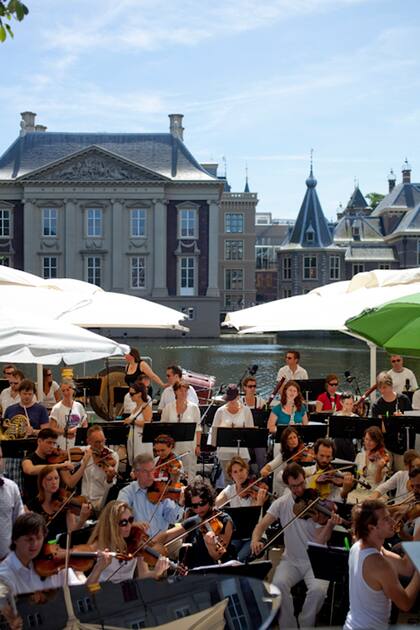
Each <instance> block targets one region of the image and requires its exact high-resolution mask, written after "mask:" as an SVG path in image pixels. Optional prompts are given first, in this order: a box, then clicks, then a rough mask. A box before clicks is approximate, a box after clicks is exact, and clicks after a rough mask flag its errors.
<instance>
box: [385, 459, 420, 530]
mask: <svg viewBox="0 0 420 630" xmlns="http://www.w3.org/2000/svg"><path fill="white" fill-rule="evenodd" d="M408 487H409V488H410V494H409V495H407V496H406V499H405V500H403V501H400V502H399V503H398V504H397V505H395V506H392V507H390V508H389V510H390V512H391V513H392V516H393V518H394V519H395V520H396V522H397V525H396V527H395V531H396V532H398V534H399V536H400V538H401V539H402V540H414V541H416V542H419V541H420V463H419V465H418V466H417V467H416V468H412V470H411V471H410V473H409V486H408Z"/></svg>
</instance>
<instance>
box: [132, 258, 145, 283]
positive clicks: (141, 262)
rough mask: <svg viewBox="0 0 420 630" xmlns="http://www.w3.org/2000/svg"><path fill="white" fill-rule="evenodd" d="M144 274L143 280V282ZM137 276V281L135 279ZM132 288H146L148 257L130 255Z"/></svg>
mask: <svg viewBox="0 0 420 630" xmlns="http://www.w3.org/2000/svg"><path fill="white" fill-rule="evenodd" d="M141 276H143V282H141V281H140V280H141ZM135 278H136V282H135V281H134V280H135ZM130 288H131V289H145V288H146V257H145V256H130Z"/></svg>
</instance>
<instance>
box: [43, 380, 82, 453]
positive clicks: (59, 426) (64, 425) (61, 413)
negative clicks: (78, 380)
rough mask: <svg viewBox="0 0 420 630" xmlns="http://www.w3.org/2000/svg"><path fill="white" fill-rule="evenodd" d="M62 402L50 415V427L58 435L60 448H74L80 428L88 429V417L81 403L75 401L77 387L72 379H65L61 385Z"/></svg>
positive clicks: (54, 407)
mask: <svg viewBox="0 0 420 630" xmlns="http://www.w3.org/2000/svg"><path fill="white" fill-rule="evenodd" d="M60 391H61V395H62V397H63V398H62V400H60V401H59V402H57V403H56V404H55V405H54V406H53V408H52V409H51V413H50V427H51V429H53V430H54V431H56V432H57V434H58V440H57V444H58V446H59V448H62V449H66V450H67V449H68V448H72V447H73V446H74V442H75V436H76V431H77V428H78V427H87V415H86V411H85V408H84V407H83V405H82V403H81V402H78V401H77V400H74V392H75V391H76V385H75V384H74V381H72V379H71V378H64V379H63V380H62V382H61V385H60Z"/></svg>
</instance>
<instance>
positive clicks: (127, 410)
mask: <svg viewBox="0 0 420 630" xmlns="http://www.w3.org/2000/svg"><path fill="white" fill-rule="evenodd" d="M136 383H143V385H145V387H146V392H147V394H148V395H149V391H150V390H151V385H150V383H151V381H150V378H149V377H148V376H146V374H143V376H140V378H138V379H137V381H136ZM133 385H134V383H133ZM150 399H151V397H150ZM135 408H136V403H135V402H134V401H133V399H132V397H131V396H130V391H128V392H127V393H126V395H125V396H124V403H123V413H124V414H127V416H129V415H130V414H131V412H132V411H134V409H135Z"/></svg>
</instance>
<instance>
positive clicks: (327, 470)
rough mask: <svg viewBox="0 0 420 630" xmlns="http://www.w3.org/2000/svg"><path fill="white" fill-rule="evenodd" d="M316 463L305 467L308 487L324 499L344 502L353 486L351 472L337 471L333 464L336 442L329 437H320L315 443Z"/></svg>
mask: <svg viewBox="0 0 420 630" xmlns="http://www.w3.org/2000/svg"><path fill="white" fill-rule="evenodd" d="M314 453H315V465H314V466H308V467H307V468H305V474H306V477H307V486H308V488H313V489H315V490H317V491H318V492H319V493H320V495H321V497H322V498H323V499H329V500H330V501H336V502H339V503H340V502H342V501H343V500H345V499H346V498H347V495H348V494H349V492H350V491H351V489H352V487H353V477H352V475H351V473H349V472H343V473H342V475H341V474H340V475H337V474H336V473H335V468H334V466H333V465H332V464H331V462H332V460H333V459H334V456H335V446H334V442H333V441H332V440H330V439H329V438H318V440H317V441H316V442H315V444H314Z"/></svg>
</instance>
